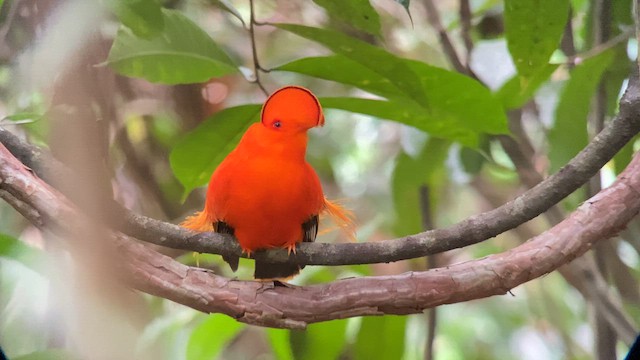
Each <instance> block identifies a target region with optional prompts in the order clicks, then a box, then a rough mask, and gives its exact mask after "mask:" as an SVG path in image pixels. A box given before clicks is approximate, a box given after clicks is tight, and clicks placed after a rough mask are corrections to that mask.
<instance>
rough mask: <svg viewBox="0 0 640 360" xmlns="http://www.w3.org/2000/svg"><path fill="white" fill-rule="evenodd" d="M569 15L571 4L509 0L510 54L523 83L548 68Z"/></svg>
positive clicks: (559, 0) (506, 20)
mask: <svg viewBox="0 0 640 360" xmlns="http://www.w3.org/2000/svg"><path fill="white" fill-rule="evenodd" d="M568 15H569V0H505V10H504V26H505V32H506V37H507V45H508V47H509V52H510V53H511V57H512V58H513V62H514V64H515V66H516V69H518V74H519V75H520V76H521V77H522V78H523V81H527V79H528V78H529V77H531V76H533V75H534V74H535V73H537V72H538V71H540V68H542V67H544V66H545V65H547V63H548V61H549V58H550V57H551V54H552V53H553V52H554V51H555V50H556V48H557V47H558V44H559V43H560V39H561V37H562V33H563V31H564V27H565V24H566V23H567V18H568Z"/></svg>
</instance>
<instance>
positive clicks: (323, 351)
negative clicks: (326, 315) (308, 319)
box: [291, 320, 347, 360]
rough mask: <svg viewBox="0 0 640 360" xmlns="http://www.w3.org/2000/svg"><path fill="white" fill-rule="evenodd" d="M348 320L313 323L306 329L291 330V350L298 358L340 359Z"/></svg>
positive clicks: (313, 359)
mask: <svg viewBox="0 0 640 360" xmlns="http://www.w3.org/2000/svg"><path fill="white" fill-rule="evenodd" d="M346 328H347V320H332V321H327V322H322V323H317V324H311V325H309V326H308V327H307V330H305V331H296V330H292V331H291V350H292V351H293V355H294V357H295V359H296V360H325V359H339V358H340V356H339V355H340V354H341V353H342V350H343V349H344V345H345V331H346Z"/></svg>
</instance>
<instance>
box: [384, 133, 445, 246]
mask: <svg viewBox="0 0 640 360" xmlns="http://www.w3.org/2000/svg"><path fill="white" fill-rule="evenodd" d="M450 146H451V143H450V142H449V141H446V140H441V139H438V138H430V139H429V140H428V141H427V143H426V144H425V145H424V147H423V148H422V151H421V152H420V154H418V156H417V157H415V158H413V157H411V156H409V155H407V154H405V153H402V154H400V155H399V156H398V160H397V162H396V167H395V169H394V170H393V176H392V179H391V184H392V185H391V186H392V192H393V206H394V209H395V213H396V221H395V224H394V226H393V230H394V232H395V234H396V235H399V236H401V235H406V234H415V233H418V232H420V231H423V229H422V222H421V215H420V203H419V188H420V186H422V185H427V186H429V187H430V188H431V194H438V193H439V192H438V189H440V188H441V187H442V186H443V183H444V179H445V178H446V169H445V167H444V162H445V160H446V159H447V154H448V153H449V147H450ZM431 200H432V201H433V202H434V203H435V202H437V198H433V199H431ZM432 207H433V205H432Z"/></svg>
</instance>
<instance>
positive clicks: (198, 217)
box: [180, 210, 213, 232]
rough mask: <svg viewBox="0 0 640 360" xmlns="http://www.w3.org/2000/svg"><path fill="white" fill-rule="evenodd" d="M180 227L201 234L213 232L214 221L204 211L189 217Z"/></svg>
mask: <svg viewBox="0 0 640 360" xmlns="http://www.w3.org/2000/svg"><path fill="white" fill-rule="evenodd" d="M180 226H182V227H185V228H187V229H191V230H194V231H200V232H205V231H213V221H212V220H211V219H209V216H208V215H207V213H206V211H204V210H203V211H198V212H197V213H195V214H193V215H191V216H189V217H187V218H186V219H184V221H183V222H181V223H180Z"/></svg>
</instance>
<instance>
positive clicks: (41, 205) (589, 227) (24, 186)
mask: <svg viewBox="0 0 640 360" xmlns="http://www.w3.org/2000/svg"><path fill="white" fill-rule="evenodd" d="M0 190H2V191H0V196H1V197H2V198H3V199H5V201H7V202H9V203H10V204H12V205H14V207H16V209H17V210H19V211H21V213H22V214H23V215H24V216H25V217H26V218H28V219H29V220H31V221H32V222H34V224H39V225H40V226H41V227H46V228H47V229H50V230H53V231H55V232H58V233H61V234H69V233H74V231H75V230H77V229H78V228H79V227H80V226H82V224H86V223H87V221H89V220H88V219H87V218H86V216H85V215H84V214H82V213H79V212H78V211H77V209H76V208H75V207H74V206H73V205H71V203H70V202H69V201H68V200H67V199H66V198H65V197H64V196H63V195H61V194H60V193H58V192H57V191H56V190H55V189H53V188H52V187H51V186H49V185H48V184H46V183H45V182H44V181H42V180H40V179H39V178H37V177H36V176H35V175H34V174H33V173H32V172H31V171H29V169H28V168H26V167H25V166H24V165H23V164H22V163H21V162H20V161H18V160H17V159H16V158H14V157H13V156H12V155H11V153H10V152H9V151H8V150H7V149H6V148H5V147H4V146H0ZM7 194H10V195H9V196H7ZM18 203H20V205H19V206H18ZM639 211H640V156H635V158H634V159H633V160H632V162H631V163H630V164H629V166H628V167H627V169H626V170H625V171H624V172H623V173H622V174H620V176H619V178H618V180H616V182H615V183H614V184H613V185H612V186H611V187H609V188H607V189H605V190H603V191H601V192H600V193H598V195H596V196H595V197H593V198H591V199H590V200H588V201H586V202H585V203H584V204H583V205H582V206H580V207H579V208H578V209H577V210H576V211H575V212H574V213H573V214H571V216H569V217H568V218H567V219H566V220H564V221H563V222H562V223H560V224H558V225H556V226H554V227H553V228H552V229H550V230H548V231H546V232H545V233H543V234H541V235H539V236H537V237H535V238H533V239H531V240H530V241H528V242H526V243H524V244H522V245H520V246H518V247H516V248H514V249H511V250H509V251H506V252H504V253H500V254H496V255H491V256H488V257H485V258H483V259H479V260H473V261H468V262H464V263H460V264H455V265H451V266H448V267H446V268H437V269H433V270H430V271H425V272H409V273H405V274H401V275H394V276H377V277H361V278H350V279H344V280H339V281H335V282H332V283H328V284H322V285H313V286H304V287H298V286H293V285H284V284H281V283H278V282H257V281H237V280H230V279H227V278H224V277H220V276H217V275H215V274H212V273H209V272H207V271H203V270H201V269H197V268H191V267H188V266H186V265H183V264H180V263H178V262H176V261H175V260H173V259H171V258H169V257H167V256H164V255H161V254H159V253H157V252H155V251H153V250H151V249H149V248H147V247H145V246H144V245H142V244H141V243H138V242H136V241H134V240H133V239H131V238H129V237H128V236H126V235H123V234H121V233H116V232H110V233H109V237H110V239H111V240H112V241H113V243H114V244H115V245H116V247H117V248H118V252H119V255H120V259H121V262H120V263H118V265H119V266H120V267H121V268H119V269H118V270H122V272H121V271H117V272H116V273H117V274H122V275H120V276H122V278H123V279H122V280H123V281H126V282H127V283H128V284H130V285H131V286H133V287H135V288H137V289H139V290H141V291H144V292H147V293H150V294H152V295H157V296H161V297H164V298H167V299H169V300H172V301H175V302H178V303H181V304H184V305H187V306H190V307H192V308H194V309H197V310H200V311H204V312H220V313H224V314H227V315H229V316H232V317H234V318H236V319H237V320H238V321H241V322H245V323H249V324H254V325H261V326H270V327H286V328H304V327H305V326H306V325H307V324H309V323H313V322H319V321H327V320H332V319H338V318H346V317H353V316H362V315H382V314H413V313H419V312H422V311H423V310H424V309H426V308H431V307H434V306H437V305H441V304H450V303H456V302H463V301H468V300H472V299H478V298H483V297H488V296H492V295H499V294H505V293H507V292H508V291H509V290H510V289H512V288H514V287H516V286H518V285H520V284H522V283H524V282H527V281H529V280H532V279H535V278H537V277H540V276H543V275H545V274H547V273H549V272H551V271H553V270H555V269H557V268H558V267H559V266H561V265H563V264H565V263H567V262H569V261H571V260H573V259H575V258H576V257H579V256H581V255H582V254H583V253H585V252H586V251H588V250H589V249H590V248H591V247H592V246H593V244H594V243H596V242H597V241H599V240H602V239H606V238H609V237H611V236H613V235H615V234H616V233H617V232H618V231H620V229H622V228H624V227H625V225H626V223H627V222H628V221H630V220H631V219H632V218H633V217H634V216H636V215H637V214H638V212H639ZM74 239H76V240H74ZM69 241H79V240H78V239H77V238H76V237H73V236H71V237H69ZM70 245H73V244H70ZM623 340H624V341H625V342H629V341H632V339H631V340H629V339H623Z"/></svg>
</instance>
